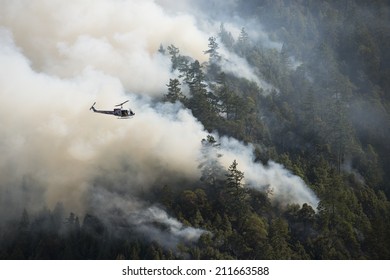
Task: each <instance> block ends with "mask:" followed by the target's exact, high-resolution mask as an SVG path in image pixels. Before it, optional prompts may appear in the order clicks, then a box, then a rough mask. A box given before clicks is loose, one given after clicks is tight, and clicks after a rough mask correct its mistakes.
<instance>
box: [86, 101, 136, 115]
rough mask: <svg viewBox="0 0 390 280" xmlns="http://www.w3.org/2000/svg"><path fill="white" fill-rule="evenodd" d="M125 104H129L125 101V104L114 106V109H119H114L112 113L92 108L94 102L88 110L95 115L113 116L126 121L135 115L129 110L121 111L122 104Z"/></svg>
mask: <svg viewBox="0 0 390 280" xmlns="http://www.w3.org/2000/svg"><path fill="white" fill-rule="evenodd" d="M127 102H129V100H126V101H125V102H122V103H120V104H118V105H115V107H120V108H114V110H112V111H104V110H96V109H95V107H94V106H95V104H96V102H94V103H93V104H92V106H91V108H89V110H92V111H94V112H95V113H101V114H108V115H114V116H117V117H118V119H128V118H130V117H132V116H134V115H135V113H134V112H133V111H132V110H131V109H129V110H126V109H122V107H123V104H125V103H127Z"/></svg>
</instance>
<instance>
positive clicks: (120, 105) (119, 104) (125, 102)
mask: <svg viewBox="0 0 390 280" xmlns="http://www.w3.org/2000/svg"><path fill="white" fill-rule="evenodd" d="M127 102H129V100H126V101H125V102H122V103H120V104H118V105H115V107H117V106H122V105H123V104H125V103H127Z"/></svg>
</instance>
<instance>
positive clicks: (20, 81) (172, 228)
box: [0, 0, 364, 250]
mask: <svg viewBox="0 0 390 280" xmlns="http://www.w3.org/2000/svg"><path fill="white" fill-rule="evenodd" d="M194 2H195V1H180V2H179V3H180V4H177V1H169V0H155V1H153V0H142V1H141V0H132V1H109V0H98V1H93V2H90V1H57V0H54V1H53V0H50V1H49V0H41V1H6V0H0V6H1V9H0V61H1V63H0V134H1V139H0V154H1V158H0V223H1V224H3V225H6V223H7V221H9V220H12V219H19V217H21V216H22V213H23V210H24V209H25V210H27V211H28V212H29V213H30V214H31V215H32V216H34V215H37V214H38V213H40V211H42V209H45V208H47V209H54V208H55V207H56V205H57V206H58V205H59V204H58V203H61V205H63V206H64V207H65V209H66V211H68V212H73V213H75V214H76V215H78V216H79V217H90V215H92V216H96V217H98V218H99V219H100V220H101V221H102V222H103V223H104V226H105V227H108V228H110V227H113V228H116V230H117V229H118V228H120V226H121V225H125V226H126V227H129V228H131V231H132V232H133V233H134V234H135V235H137V236H139V237H140V238H144V239H146V240H147V241H148V242H157V243H158V244H159V245H161V246H163V247H164V248H168V249H172V250H176V248H177V246H178V245H179V244H182V243H184V244H193V243H196V242H197V241H198V240H199V238H201V236H202V234H204V233H209V236H215V234H216V232H214V231H213V230H212V229H211V227H210V226H209V225H207V224H201V223H196V222H191V223H189V222H185V219H184V218H183V217H182V216H178V215H175V211H174V210H173V209H175V208H174V207H172V208H171V209H167V208H168V207H167V205H164V203H162V201H161V200H160V201H158V200H155V196H156V193H157V194H159V193H161V189H162V188H163V187H167V186H168V187H170V188H173V189H174V190H185V189H188V188H189V189H195V188H199V187H201V188H203V189H205V188H206V192H207V187H210V185H208V184H207V183H205V181H202V180H201V178H202V176H203V175H204V173H205V172H206V171H205V170H204V169H202V164H201V163H202V162H203V161H208V162H213V163H214V164H215V167H216V168H222V171H221V173H220V174H222V175H221V176H220V177H219V178H217V179H218V180H225V179H226V176H227V174H229V171H228V170H229V167H231V164H232V163H233V162H234V161H235V160H236V161H237V163H238V169H239V170H240V171H242V172H243V176H244V178H243V182H242V185H243V186H244V187H245V189H249V190H251V191H254V192H255V193H257V192H258V191H259V192H260V193H261V194H264V196H266V197H267V198H268V199H269V201H270V202H271V204H272V205H273V207H275V208H280V209H287V208H288V207H294V206H293V205H298V206H299V207H301V206H302V205H304V204H305V205H306V206H309V207H311V208H312V209H314V210H315V211H317V207H318V206H321V205H322V204H320V205H319V202H320V199H319V198H318V194H315V192H314V191H313V189H315V190H316V191H317V192H319V193H321V192H323V186H322V185H320V184H315V183H313V182H316V180H317V178H319V177H320V176H322V175H321V174H320V171H318V174H320V175H318V174H317V173H315V174H314V175H311V177H310V176H302V174H303V171H302V169H303V168H302V169H299V168H298V167H297V166H296V165H293V164H289V161H288V160H286V159H285V158H282V157H280V158H282V159H284V160H283V162H280V163H278V162H277V158H276V161H274V160H272V157H271V159H270V157H268V158H266V160H265V161H261V159H262V158H264V155H265V154H267V155H268V154H271V153H272V149H270V148H269V147H267V146H266V145H265V144H263V143H262V142H261V141H258V142H257V143H251V142H250V141H246V140H245V138H243V139H236V137H234V135H235V134H233V133H232V134H230V133H226V132H224V131H218V130H212V131H211V130H210V129H209V127H208V126H207V124H205V123H204V122H202V120H201V119H199V118H197V117H196V111H194V109H192V110H191V108H189V107H190V106H186V104H185V101H182V102H179V101H177V102H168V101H167V100H166V99H164V97H165V95H166V93H167V85H168V83H169V82H170V80H173V79H178V80H180V82H181V84H182V85H183V87H182V90H183V93H184V95H185V98H187V99H188V98H191V94H192V93H191V84H190V83H188V82H187V85H186V77H183V75H181V74H182V73H181V72H180V71H179V70H180V69H173V66H172V59H171V57H170V55H169V54H167V52H166V51H164V52H162V51H158V50H159V48H166V47H168V46H173V45H174V46H175V47H177V48H178V49H180V55H183V57H185V58H188V59H189V60H188V63H189V65H191V63H193V62H194V61H199V63H200V65H201V66H202V67H203V68H202V69H204V71H206V69H211V68H209V67H210V59H211V58H210V57H209V54H210V52H208V53H207V50H208V49H209V48H210V45H209V43H210V40H209V38H210V37H212V36H214V37H217V35H218V33H219V32H220V29H221V26H222V25H221V23H223V26H224V28H226V32H227V33H228V34H230V36H232V38H235V40H237V41H239V37H240V36H242V34H245V35H247V36H248V37H249V38H250V40H251V41H252V42H256V44H260V45H261V51H263V52H264V53H267V54H268V53H269V54H270V56H271V55H273V56H280V54H281V53H282V52H283V51H284V50H283V44H282V43H280V42H278V41H277V40H276V39H271V37H270V36H269V35H268V33H267V32H266V31H265V27H263V26H262V25H261V23H259V22H258V21H257V20H255V19H253V20H252V19H251V20H246V19H243V18H241V17H240V13H238V12H235V10H236V9H237V7H238V6H239V3H238V2H239V1H211V2H210V1H199V2H198V1H196V6H195V3H194ZM206 2H207V3H206ZM222 3H223V4H222ZM216 11H218V12H216ZM243 27H245V31H246V33H245V31H244V29H243ZM217 42H218V44H219V53H220V55H221V57H220V58H218V63H217V64H218V67H219V69H221V71H223V72H224V73H226V75H229V77H232V79H233V78H234V79H236V80H235V81H238V82H237V83H236V84H234V85H231V87H232V88H234V87H237V88H239V87H240V86H239V85H238V83H248V84H249V85H250V86H247V87H248V88H250V90H251V91H252V92H254V93H253V95H250V96H249V95H248V97H245V98H246V99H245V100H249V101H250V102H252V103H253V102H254V101H253V100H252V99H253V98H255V97H256V96H259V98H264V100H270V99H271V98H273V97H271V96H278V95H279V94H282V93H281V92H282V91H283V88H282V89H280V88H279V87H280V84H278V83H276V82H275V80H273V79H269V78H268V77H267V75H268V74H267V73H269V72H271V70H269V71H268V70H267V71H268V72H266V71H263V70H261V69H259V68H256V67H254V66H253V63H250V62H249V61H248V57H249V56H248V55H245V54H244V52H243V53H241V54H240V53H239V52H237V51H235V50H234V49H233V48H231V47H230V48H229V46H227V45H226V41H225V42H224V41H223V40H222V39H221V38H217ZM265 59H266V58H264V61H265ZM286 59H287V60H288V61H290V63H287V64H288V65H290V68H287V70H285V71H291V72H295V71H298V70H297V68H299V67H300V65H301V64H302V62H300V61H298V60H295V59H294V58H293V56H291V55H287V58H286ZM287 60H286V61H287ZM264 63H265V62H264ZM301 69H302V68H301ZM209 71H210V72H211V71H212V70H209ZM210 77H212V75H211V76H210ZM187 79H188V78H187ZM216 81H217V82H216ZM216 81H213V80H211V78H209V81H207V84H206V85H205V86H206V87H207V89H208V90H209V91H212V90H215V88H217V89H219V88H218V87H217V86H216V84H218V83H219V82H218V79H216ZM253 89H255V90H253ZM215 91H217V90H215ZM256 91H257V92H256ZM253 96H254V97H253ZM243 98H244V97H243ZM267 98H268V99H267ZM125 100H129V103H128V104H129V106H130V107H131V109H132V110H133V111H134V112H135V116H134V117H132V118H131V119H128V120H120V119H117V118H116V117H114V116H110V115H103V114H94V113H93V112H92V111H90V110H89V108H90V107H91V105H92V104H93V103H94V102H96V105H95V107H96V108H98V109H103V110H111V109H112V108H113V106H114V105H115V104H118V103H120V102H123V101H125ZM183 100H186V99H183ZM249 101H248V102H249ZM265 102H266V101H263V104H265ZM126 105H127V104H126ZM220 105H221V104H220V103H218V104H217V105H216V106H220ZM264 106H265V105H264ZM283 106H284V105H283ZM242 108H243V110H244V107H242ZM248 110H249V109H248ZM252 110H259V108H256V109H252ZM284 113H285V114H289V112H288V110H286V112H284ZM235 114H236V115H237V114H239V112H238V113H237V112H236V113H235ZM261 114H262V115H261V118H260V117H258V120H256V123H261V122H262V121H264V122H265V121H266V122H267V123H268V124H269V125H275V126H276V127H277V126H278V123H277V122H276V119H275V118H274V115H276V114H274V115H273V112H272V109H269V111H267V110H264V111H263V112H262V113H261ZM230 116H231V115H229V112H222V113H220V117H221V119H226V120H229V118H230ZM314 121H316V119H314ZM249 122H250V121H249ZM281 127H282V126H281ZM247 130H249V128H248V129H247ZM264 134H266V133H264ZM210 136H212V139H215V141H216V144H215V145H214V146H213V148H211V150H209V151H207V152H206V153H205V146H204V145H205V142H204V141H203V142H202V139H207V137H210ZM289 137H290V138H289ZM209 139H210V138H209ZM291 139H292V140H291ZM279 140H280V139H278V140H275V141H276V142H277V141H279ZM280 141H282V140H280ZM283 141H286V142H288V143H289V144H291V145H294V143H299V141H298V140H297V141H296V140H294V135H292V136H291V134H287V135H286V139H283ZM286 145H288V144H286ZM297 145H298V144H297ZM214 149H215V150H216V151H217V152H215V151H214ZM216 153H218V156H216ZM284 164H286V166H288V167H285V166H284ZM354 168H355V167H354ZM290 169H291V170H290ZM353 170H354V172H355V171H356V172H358V171H357V169H356V168H355V169H353ZM321 172H322V171H321ZM324 172H325V171H324ZM297 173H299V174H297ZM298 175H299V176H298ZM300 176H301V177H300ZM312 178H314V179H312ZM309 180H311V183H313V184H312V185H315V188H313V186H312V185H311V186H309V185H308V181H309ZM362 181H364V180H362ZM197 194H198V193H197ZM250 195H251V193H249V196H250ZM222 199H225V198H224V197H223V198H222ZM222 201H223V200H222ZM225 201H229V200H228V199H227V200H225ZM306 206H305V207H306ZM320 209H322V208H321V207H320ZM275 211H276V210H275ZM313 215H314V214H313ZM233 221H234V222H236V223H237V224H240V222H238V221H235V220H233ZM251 221H252V220H251ZM247 222H248V221H247V220H245V221H243V222H242V223H244V224H245V223H247ZM248 223H250V222H248ZM256 223H257V224H256ZM259 223H260V225H261V223H263V222H262V221H260V222H259V221H258V219H255V222H253V224H254V225H258V224H259ZM256 232H257V234H258V231H256ZM310 234H313V233H310Z"/></svg>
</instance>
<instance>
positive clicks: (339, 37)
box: [0, 0, 390, 259]
mask: <svg viewBox="0 0 390 280" xmlns="http://www.w3.org/2000/svg"><path fill="white" fill-rule="evenodd" d="M238 2H239V4H237V6H236V7H235V8H236V10H235V13H236V14H237V16H239V17H241V18H245V19H247V21H246V22H247V23H248V25H246V26H241V29H240V32H239V34H236V35H233V33H232V32H231V31H230V30H229V27H228V25H227V24H225V23H224V22H221V25H220V28H219V31H218V32H217V33H215V34H209V35H210V36H209V40H208V43H209V44H208V48H207V49H205V50H204V54H206V55H207V58H208V60H207V61H204V62H202V61H199V60H197V59H196V58H193V57H190V56H188V55H187V54H184V53H182V52H181V49H180V48H179V47H177V46H175V44H173V43H172V44H171V43H168V44H163V43H161V45H160V46H156V53H159V55H161V56H163V57H165V58H168V59H169V61H170V62H171V64H170V66H171V69H170V71H171V78H169V80H167V81H166V91H165V92H161V94H160V96H157V97H156V98H155V99H156V100H155V101H154V102H160V103H163V104H166V103H173V104H176V105H177V106H180V107H181V108H187V109H188V110H190V112H191V114H192V115H193V116H194V117H195V118H196V119H197V120H199V121H200V123H201V124H202V125H203V126H204V128H205V130H206V131H207V132H208V134H209V135H208V136H207V137H205V138H203V139H198V140H197V141H199V142H200V143H201V146H202V154H203V156H202V157H201V158H200V159H199V160H198V162H197V166H198V169H199V173H200V174H201V176H200V177H199V178H198V179H197V180H194V181H191V180H184V179H183V180H181V181H180V180H179V182H176V183H171V184H170V183H161V184H157V185H158V186H157V187H155V188H153V190H152V191H145V192H144V193H142V194H141V195H140V197H141V198H142V200H143V201H148V202H150V203H151V204H153V205H159V207H161V208H162V209H164V210H165V211H166V212H167V213H168V214H169V215H170V216H172V217H174V218H175V219H177V221H179V222H180V223H181V224H183V225H184V227H189V228H196V229H201V230H202V234H201V235H200V238H199V240H192V241H191V240H187V241H183V242H179V244H176V243H175V242H174V241H172V240H170V239H169V238H167V237H164V236H162V237H161V240H159V239H154V238H149V237H145V236H143V235H142V234H140V233H139V231H137V230H136V229H135V228H136V227H137V224H129V223H128V222H127V219H126V218H125V216H126V213H123V212H122V211H120V209H112V212H111V213H110V216H109V217H108V218H107V217H104V218H103V217H100V216H99V215H98V214H97V213H92V212H91V213H87V214H85V215H83V216H80V217H78V216H79V215H78V214H77V213H75V212H76V211H74V210H73V209H65V207H64V206H63V205H62V204H61V203H60V202H59V203H58V204H57V206H56V207H55V208H54V209H47V208H46V209H44V210H42V211H40V212H38V213H30V211H29V209H25V210H24V211H23V213H22V215H21V217H20V218H19V219H16V220H15V219H12V220H8V221H7V223H4V224H3V225H2V226H1V228H0V258H1V259H389V258H390V200H389V197H390V183H389V182H390V145H389V140H390V83H389V77H390V51H389V50H390V20H389V19H390V5H389V3H388V1H380V0H378V1H360V0H349V1H331V0H327V1H309V0H307V1H287V0H285V1H283V0H277V1H275V0H272V1H271V0H269V1H268V0H264V1H256V0H253V1H252V0H246V1H238ZM219 5H220V6H221V7H222V6H223V4H219ZM218 7H219V6H218ZM218 7H217V8H218ZM237 7H240V8H239V9H237ZM225 8H226V7H225ZM257 24H258V26H257ZM260 29H261V30H266V31H267V34H268V36H269V37H268V39H267V40H268V41H265V40H264V38H262V37H261V36H256V35H255V34H256V30H260ZM200 55H201V54H200ZM233 57H234V58H233ZM233 60H234V61H245V63H247V65H246V66H247V68H248V69H250V70H251V73H253V74H254V77H255V78H253V79H251V78H250V77H248V75H245V74H243V72H242V70H241V69H237V70H235V69H234V67H240V65H239V63H233V62H232V61H233ZM240 71H241V73H240ZM146 82H147V81H146ZM137 116H138V112H137V113H136V116H135V118H137ZM224 136H226V137H231V138H235V139H237V140H239V141H241V142H243V143H245V144H247V145H251V147H253V149H254V155H255V162H258V163H261V164H263V165H265V166H266V168H267V167H268V168H269V169H271V168H272V167H270V166H271V165H272V163H274V162H277V163H279V164H282V165H283V166H284V167H285V168H286V169H288V170H290V171H291V173H292V174H295V175H297V176H299V177H300V178H302V180H303V181H304V183H305V184H306V185H307V186H308V188H309V189H310V190H312V191H313V192H314V194H315V195H316V196H317V197H318V199H319V203H318V205H317V207H316V206H315V205H310V203H309V202H308V203H302V204H299V203H284V202H281V201H279V200H275V199H274V197H275V196H276V194H275V189H273V186H272V185H269V186H262V187H261V188H259V189H257V188H249V187H248V186H247V183H246V175H247V174H246V172H243V171H242V170H241V169H240V166H241V165H240V161H239V160H234V161H233V162H231V164H230V166H229V167H228V168H224V167H223V166H222V165H221V164H220V163H219V159H220V158H224V156H225V155H224V153H223V152H222V151H221V150H220V145H221V143H220V139H221V138H222V137H224ZM171 153H175V151H171ZM129 168H131V167H129ZM102 176H103V175H102ZM170 176H172V175H170ZM291 176H292V175H291ZM162 181H164V180H162ZM292 187H293V186H292ZM69 213H70V214H69ZM151 223H152V224H153V228H158V230H159V231H158V232H157V231H156V234H159V232H165V231H170V230H172V227H170V226H169V227H168V226H167V225H166V224H163V223H161V224H159V223H158V222H156V221H154V222H151ZM172 223H173V222H172ZM173 228H174V226H173Z"/></svg>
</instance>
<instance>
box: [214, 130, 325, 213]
mask: <svg viewBox="0 0 390 280" xmlns="http://www.w3.org/2000/svg"><path fill="white" fill-rule="evenodd" d="M219 141H220V143H221V146H220V152H221V154H223V157H221V158H220V160H221V161H222V163H223V165H224V166H225V167H228V166H229V165H230V164H232V162H233V161H234V160H236V161H237V163H238V169H239V170H241V171H243V172H244V178H245V184H246V185H247V187H249V188H254V189H258V190H261V191H267V192H268V191H269V192H270V194H271V196H270V199H271V200H272V201H274V202H276V203H279V204H282V205H286V204H292V203H298V204H300V205H302V204H303V203H307V204H309V205H310V206H312V207H313V209H316V208H317V205H318V202H319V200H318V198H317V196H316V195H315V194H314V192H313V191H311V190H310V189H309V188H308V187H307V186H306V184H305V182H304V181H303V180H302V179H301V178H300V177H298V176H296V175H294V174H292V173H291V172H290V171H289V170H287V169H286V168H284V167H283V166H282V165H281V164H278V163H276V162H272V161H270V162H269V163H268V165H267V166H264V165H262V164H261V163H258V162H255V160H254V148H253V147H252V145H244V144H243V143H241V142H239V141H237V140H236V139H233V138H227V137H222V138H221V139H219Z"/></svg>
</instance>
